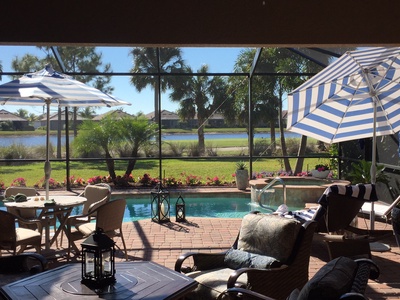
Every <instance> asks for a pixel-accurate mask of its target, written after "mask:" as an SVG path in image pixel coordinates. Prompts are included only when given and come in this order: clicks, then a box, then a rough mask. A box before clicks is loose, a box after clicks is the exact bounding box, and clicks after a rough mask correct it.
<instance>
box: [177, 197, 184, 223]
mask: <svg viewBox="0 0 400 300" xmlns="http://www.w3.org/2000/svg"><path fill="white" fill-rule="evenodd" d="M185 210H186V208H185V200H183V198H182V195H179V197H178V200H176V204H175V211H176V215H175V217H176V222H185V221H186V211H185Z"/></svg>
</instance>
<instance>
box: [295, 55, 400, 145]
mask: <svg viewBox="0 0 400 300" xmlns="http://www.w3.org/2000/svg"><path fill="white" fill-rule="evenodd" d="M399 56H400V48H369V49H365V50H357V51H350V52H346V53H345V54H344V55H343V56H341V57H340V58H339V59H337V60H336V61H335V62H333V63H332V64H330V65H329V66H328V67H327V68H325V69H324V70H322V71H321V72H319V73H318V74H317V75H315V76H314V77H312V78H311V79H310V80H308V81H306V82H305V83H304V84H302V85H301V86H299V87H298V88H296V89H295V90H294V91H292V92H291V93H290V94H289V95H288V122H287V129H288V130H289V131H292V132H297V133H299V134H302V135H306V136H310V137H313V138H316V139H318V140H320V141H323V142H326V143H337V142H342V141H348V140H354V139H361V138H366V137H373V136H374V134H375V135H376V136H382V135H388V134H394V133H396V132H398V131H399V130H400V58H399ZM374 124H375V125H376V128H375V129H374V126H373V125H374Z"/></svg>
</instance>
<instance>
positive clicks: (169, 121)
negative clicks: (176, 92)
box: [146, 109, 180, 128]
mask: <svg viewBox="0 0 400 300" xmlns="http://www.w3.org/2000/svg"><path fill="white" fill-rule="evenodd" d="M146 118H147V119H148V120H150V121H153V122H156V121H157V120H156V119H155V113H154V112H151V113H149V114H147V115H146ZM161 126H162V127H163V128H179V127H180V119H179V116H178V114H177V113H174V112H170V111H168V110H165V109H164V110H162V111H161Z"/></svg>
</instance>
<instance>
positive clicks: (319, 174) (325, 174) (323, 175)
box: [311, 170, 330, 179]
mask: <svg viewBox="0 0 400 300" xmlns="http://www.w3.org/2000/svg"><path fill="white" fill-rule="evenodd" d="M329 172H330V171H329V170H326V171H318V170H311V175H312V177H315V178H322V179H325V178H326V177H328V175H329Z"/></svg>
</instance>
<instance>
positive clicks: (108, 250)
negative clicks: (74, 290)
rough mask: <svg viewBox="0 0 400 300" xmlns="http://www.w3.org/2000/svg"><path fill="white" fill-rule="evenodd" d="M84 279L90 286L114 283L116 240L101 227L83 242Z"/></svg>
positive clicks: (95, 286) (103, 285) (84, 282)
mask: <svg viewBox="0 0 400 300" xmlns="http://www.w3.org/2000/svg"><path fill="white" fill-rule="evenodd" d="M81 246H82V280H81V283H83V284H85V285H86V286H88V287H89V288H101V287H105V286H106V285H110V284H114V283H115V282H116V280H115V242H114V241H113V240H112V239H110V238H109V237H108V236H107V235H106V234H104V233H103V230H102V229H101V228H97V229H96V231H95V232H94V233H93V234H92V235H90V236H89V237H88V238H87V239H86V240H85V241H84V242H83V243H82V244H81Z"/></svg>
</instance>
